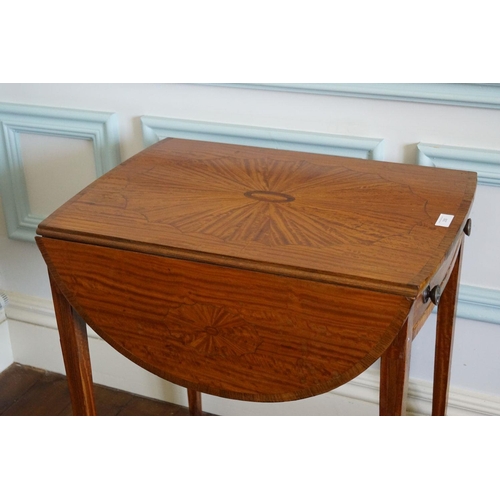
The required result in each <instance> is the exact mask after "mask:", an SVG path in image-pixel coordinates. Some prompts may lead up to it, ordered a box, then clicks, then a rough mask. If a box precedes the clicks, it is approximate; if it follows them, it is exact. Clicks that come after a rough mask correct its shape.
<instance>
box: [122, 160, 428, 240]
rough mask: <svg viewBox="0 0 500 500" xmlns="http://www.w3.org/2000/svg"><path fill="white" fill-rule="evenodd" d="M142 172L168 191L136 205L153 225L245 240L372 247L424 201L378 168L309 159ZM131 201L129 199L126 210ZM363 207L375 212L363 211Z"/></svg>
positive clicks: (196, 165) (216, 163)
mask: <svg viewBox="0 0 500 500" xmlns="http://www.w3.org/2000/svg"><path fill="white" fill-rule="evenodd" d="M165 169H167V170H168V171H169V174H168V176H165V173H164V171H165ZM141 177H142V178H143V181H144V183H145V184H146V183H147V185H148V186H150V185H154V183H155V182H156V183H157V187H156V189H157V190H158V193H160V192H162V193H164V200H165V202H164V204H162V205H158V204H156V205H155V207H154V208H149V207H147V206H144V205H142V206H139V207H136V208H135V210H136V213H138V214H140V215H141V216H142V217H144V218H146V220H147V221H148V222H150V223H153V224H162V225H165V224H166V225H169V226H171V227H173V228H175V229H176V230H178V231H179V232H181V233H182V234H186V235H195V234H197V235H208V236H211V237H214V238H217V239H219V240H221V241H224V242H226V243H236V244H245V245H247V244H260V245H265V246H267V247H276V246H282V245H287V246H289V245H298V246H306V247H314V248H327V247H332V246H338V245H350V244H358V243H362V244H371V243H374V242H377V241H380V240H381V239H383V238H387V237H389V238H390V237H393V236H398V235H401V234H402V231H404V229H402V226H403V225H402V224H401V222H402V221H401V219H400V217H398V216H397V213H398V205H399V206H400V205H401V204H403V203H404V204H405V205H406V206H408V204H410V205H412V206H414V207H415V211H414V212H415V213H418V214H420V213H421V211H422V207H423V206H424V204H425V200H424V199H422V198H421V197H420V196H418V194H414V193H412V192H411V190H410V189H409V187H408V186H406V185H405V184H397V183H392V182H387V181H386V180H385V179H382V178H381V177H380V176H379V175H378V174H377V173H370V172H365V173H360V172H356V171H352V170H350V169H349V168H346V167H341V166H333V167H325V166H323V165H316V164H313V163H310V162H308V161H298V162H293V161H280V160H272V161H271V160H270V159H268V158H253V159H240V158H238V157H221V158H215V159H210V160H204V161H196V160H195V161H189V162H186V163H185V164H184V163H183V162H175V163H172V164H168V165H161V166H154V167H151V168H149V169H148V170H147V171H144V172H143V173H142V174H141ZM360 178H361V180H360ZM362 179H365V181H364V182H363V181H362ZM136 183H137V181H136ZM136 185H140V183H137V184H136ZM360 185H364V186H366V187H365V188H363V189H360ZM319 187H321V189H318V188H319ZM134 202H135V200H132V199H130V200H126V201H125V203H126V204H127V207H128V208H129V209H132V205H133V204H134ZM140 202H141V204H143V200H140ZM367 202H369V203H367ZM359 206H363V207H366V206H369V207H370V211H369V212H367V211H366V209H364V212H359V210H358V207H359ZM392 207H394V211H393V213H391V212H392ZM388 214H389V216H388ZM418 222H420V221H419V220H418V219H417V218H416V219H415V223H418Z"/></svg>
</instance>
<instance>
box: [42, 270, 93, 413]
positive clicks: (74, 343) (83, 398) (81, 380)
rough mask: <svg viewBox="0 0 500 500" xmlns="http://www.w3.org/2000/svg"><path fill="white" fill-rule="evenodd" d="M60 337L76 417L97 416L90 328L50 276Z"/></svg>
mask: <svg viewBox="0 0 500 500" xmlns="http://www.w3.org/2000/svg"><path fill="white" fill-rule="evenodd" d="M50 286H51V289H52V297H53V300H54V308H55V312H56V319H57V326H58V329H59V338H60V341H61V349H62V354H63V358H64V366H65V368H66V376H67V380H68V386H69V392H70V396H71V404H72V407H73V414H74V415H95V414H96V411H95V403H94V388H93V382H92V369H91V366H90V354H89V344H88V338H87V327H86V324H85V322H84V321H83V319H82V318H81V317H80V315H79V314H78V313H77V312H76V311H75V310H74V309H73V307H72V306H71V305H70V303H69V302H68V301H67V299H66V297H65V296H64V295H63V294H62V292H61V290H60V289H59V286H58V285H57V283H56V282H55V280H54V278H53V277H52V276H50Z"/></svg>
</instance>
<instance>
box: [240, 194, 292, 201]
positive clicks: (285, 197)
mask: <svg viewBox="0 0 500 500" xmlns="http://www.w3.org/2000/svg"><path fill="white" fill-rule="evenodd" d="M244 195H245V196H246V197H247V198H251V199H252V200H257V201H267V202H269V203H289V202H290V201H294V200H295V198H294V197H293V196H291V195H289V194H286V193H277V192H276V191H247V192H246V193H244Z"/></svg>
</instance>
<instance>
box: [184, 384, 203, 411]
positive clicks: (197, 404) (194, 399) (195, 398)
mask: <svg viewBox="0 0 500 500" xmlns="http://www.w3.org/2000/svg"><path fill="white" fill-rule="evenodd" d="M187 391H188V402H189V414H190V415H193V416H200V415H201V414H202V409H201V392H198V391H193V390H192V389H188V390H187Z"/></svg>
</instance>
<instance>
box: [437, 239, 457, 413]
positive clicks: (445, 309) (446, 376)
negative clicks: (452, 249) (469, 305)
mask: <svg viewBox="0 0 500 500" xmlns="http://www.w3.org/2000/svg"><path fill="white" fill-rule="evenodd" d="M462 248H463V247H460V249H459V251H458V255H457V258H456V261H455V265H454V267H453V270H452V272H451V275H450V278H449V279H448V283H447V285H446V287H445V289H444V290H443V293H442V295H441V299H440V301H439V305H438V310H437V326H436V353H435V357H434V389H433V395H432V414H433V415H436V416H437V415H445V413H446V405H447V402H448V386H449V380H450V369H451V355H452V350H453V335H454V330H455V313H456V308H457V301H458V284H459V281H460V270H461V267H462V258H461V257H462Z"/></svg>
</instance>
